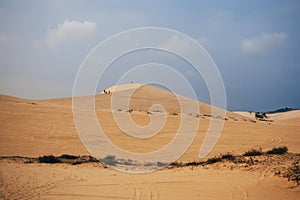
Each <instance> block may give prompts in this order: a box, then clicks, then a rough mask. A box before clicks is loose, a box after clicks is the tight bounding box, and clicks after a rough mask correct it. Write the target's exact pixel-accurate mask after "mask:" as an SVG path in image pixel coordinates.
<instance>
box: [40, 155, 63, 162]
mask: <svg viewBox="0 0 300 200" xmlns="http://www.w3.org/2000/svg"><path fill="white" fill-rule="evenodd" d="M38 159H39V162H40V163H59V162H60V160H59V159H58V158H57V157H55V156H53V155H49V156H41V157H39V158H38Z"/></svg>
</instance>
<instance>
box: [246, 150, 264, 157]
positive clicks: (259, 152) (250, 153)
mask: <svg viewBox="0 0 300 200" xmlns="http://www.w3.org/2000/svg"><path fill="white" fill-rule="evenodd" d="M262 154H263V152H262V150H261V149H251V150H249V151H246V152H245V153H244V154H243V156H260V155H262Z"/></svg>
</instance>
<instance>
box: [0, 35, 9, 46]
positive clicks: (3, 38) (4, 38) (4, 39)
mask: <svg viewBox="0 0 300 200" xmlns="http://www.w3.org/2000/svg"><path fill="white" fill-rule="evenodd" d="M6 42H8V37H7V36H4V35H0V44H4V43H6Z"/></svg>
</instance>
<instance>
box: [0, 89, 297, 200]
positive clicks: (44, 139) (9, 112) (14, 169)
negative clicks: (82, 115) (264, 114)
mask: <svg viewBox="0 0 300 200" xmlns="http://www.w3.org/2000/svg"><path fill="white" fill-rule="evenodd" d="M135 86H136V84H134V87H130V85H125V86H122V87H119V88H118V87H112V88H110V89H108V90H110V91H111V92H112V93H118V94H119V95H120V98H121V97H122V96H124V97H125V96H126V95H128V94H129V93H130V90H132V89H133V88H136V87H135ZM139 86H140V85H139ZM111 97H112V94H103V93H100V94H97V95H95V108H92V109H95V112H96V113H97V116H98V120H99V123H100V124H101V126H103V129H104V130H105V133H106V134H107V137H108V138H109V139H110V140H111V141H112V142H113V143H115V144H116V145H118V146H120V147H121V148H123V149H125V150H128V151H132V152H150V151H153V150H157V149H159V148H161V147H163V146H164V145H166V144H167V143H168V142H169V141H170V140H171V139H172V138H173V137H174V135H175V133H176V131H177V129H178V127H179V123H180V119H181V118H180V117H181V116H182V115H184V116H186V117H188V118H189V119H190V120H200V126H199V128H198V130H197V135H196V137H195V139H194V141H193V143H192V145H191V146H190V148H189V149H188V150H187V151H186V152H185V153H184V154H183V155H182V156H181V157H180V158H179V159H178V160H177V162H178V163H180V162H183V163H187V162H191V161H199V162H200V161H201V159H199V158H198V155H199V148H200V146H201V144H202V142H203V139H204V136H205V133H206V131H207V128H208V125H209V123H210V121H211V119H212V118H213V117H215V116H211V113H210V110H211V106H210V105H208V104H205V103H202V102H199V107H200V109H199V110H197V111H196V110H190V111H189V112H186V113H181V111H180V106H179V104H178V101H177V99H176V96H175V95H174V94H172V93H171V92H169V91H165V90H162V89H159V88H156V87H153V86H142V87H140V88H138V89H137V90H136V91H135V92H134V94H133V95H132V96H131V98H130V101H129V108H130V110H126V109H125V107H124V106H123V105H120V106H119V107H118V108H115V107H114V108H112V107H111ZM182 98H183V99H184V102H185V103H184V105H183V106H187V107H188V105H189V101H193V100H191V99H188V98H184V97H182ZM121 100H122V99H120V101H121ZM153 104H161V105H163V106H164V109H165V110H164V114H165V115H166V124H165V126H164V127H163V128H162V130H161V131H160V132H159V134H157V135H155V136H153V137H151V138H149V139H139V138H133V137H130V136H128V135H126V134H124V133H123V132H122V130H120V129H119V128H118V126H117V125H116V123H115V121H114V119H113V117H112V113H115V114H118V115H126V114H129V115H130V116H131V117H132V119H133V120H134V122H135V123H137V124H139V125H146V124H148V123H149V122H150V118H149V115H153V116H156V117H158V118H159V117H160V115H161V112H158V111H157V110H155V109H154V108H153V107H152V108H151V106H152V105H153ZM151 109H152V110H151ZM187 110H188V109H187ZM0 118H1V125H0V134H1V136H0V156H1V159H0V198H2V199H74V198H75V199H299V197H300V189H299V186H297V184H296V182H293V181H288V179H287V178H286V177H283V176H282V175H276V171H278V169H280V170H282V172H283V171H284V170H287V169H288V167H289V166H290V165H291V164H292V163H293V162H294V161H297V159H298V160H299V156H297V153H299V152H300V137H299V136H300V111H299V110H296V111H290V112H286V113H277V114H273V115H272V116H270V118H271V119H272V121H259V120H255V119H254V118H253V116H251V115H250V114H249V115H248V114H247V112H245V113H242V112H238V113H233V112H229V111H226V118H224V119H223V120H224V122H225V125H224V129H223V131H222V134H221V137H220V139H219V140H218V142H217V144H216V146H215V147H214V149H213V150H212V152H210V154H209V155H208V156H207V158H211V157H214V156H219V155H220V154H225V153H228V152H229V153H230V154H233V155H241V154H243V153H244V152H245V151H248V150H250V149H252V148H261V149H262V150H263V151H267V150H269V149H271V148H273V147H278V146H283V145H286V146H287V147H288V149H289V152H291V156H290V157H289V158H288V159H283V158H281V157H280V158H277V157H275V158H274V159H275V160H274V161H268V162H265V161H263V162H260V161H254V163H257V164H251V165H249V164H247V162H248V161H247V162H246V163H240V164H239V163H238V164H236V163H232V162H229V161H221V162H218V163H214V164H211V165H198V166H192V167H191V166H186V167H167V168H164V169H161V170H159V171H156V172H151V173H143V174H130V173H124V172H119V171H116V170H114V169H111V168H105V167H104V166H103V165H101V164H100V163H84V164H80V165H70V164H67V163H59V164H44V163H35V162H34V163H27V162H24V161H22V159H18V158H17V157H15V156H20V157H30V158H37V157H39V156H44V155H54V156H59V155H62V154H69V155H81V156H83V155H91V154H90V153H89V152H88V151H87V150H86V148H85V147H84V145H83V144H82V142H81V140H80V139H79V136H78V134H77V131H76V128H75V125H74V122H73V115H72V98H61V99H49V100H27V99H20V98H16V97H11V96H6V95H0ZM187 131H189V130H187ZM141 134H143V133H141ZM288 155H289V154H288ZM265 157H266V158H265V159H269V158H268V156H265ZM207 158H205V159H207ZM253 159H254V160H257V158H255V157H254V158H253ZM272 159H273V157H272ZM258 160H259V159H258ZM251 162H252V161H251Z"/></svg>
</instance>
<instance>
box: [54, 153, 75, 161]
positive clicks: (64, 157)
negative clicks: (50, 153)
mask: <svg viewBox="0 0 300 200" xmlns="http://www.w3.org/2000/svg"><path fill="white" fill-rule="evenodd" d="M77 158H79V157H78V156H72V155H67V154H62V155H61V156H59V157H58V159H67V160H75V159H77Z"/></svg>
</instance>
